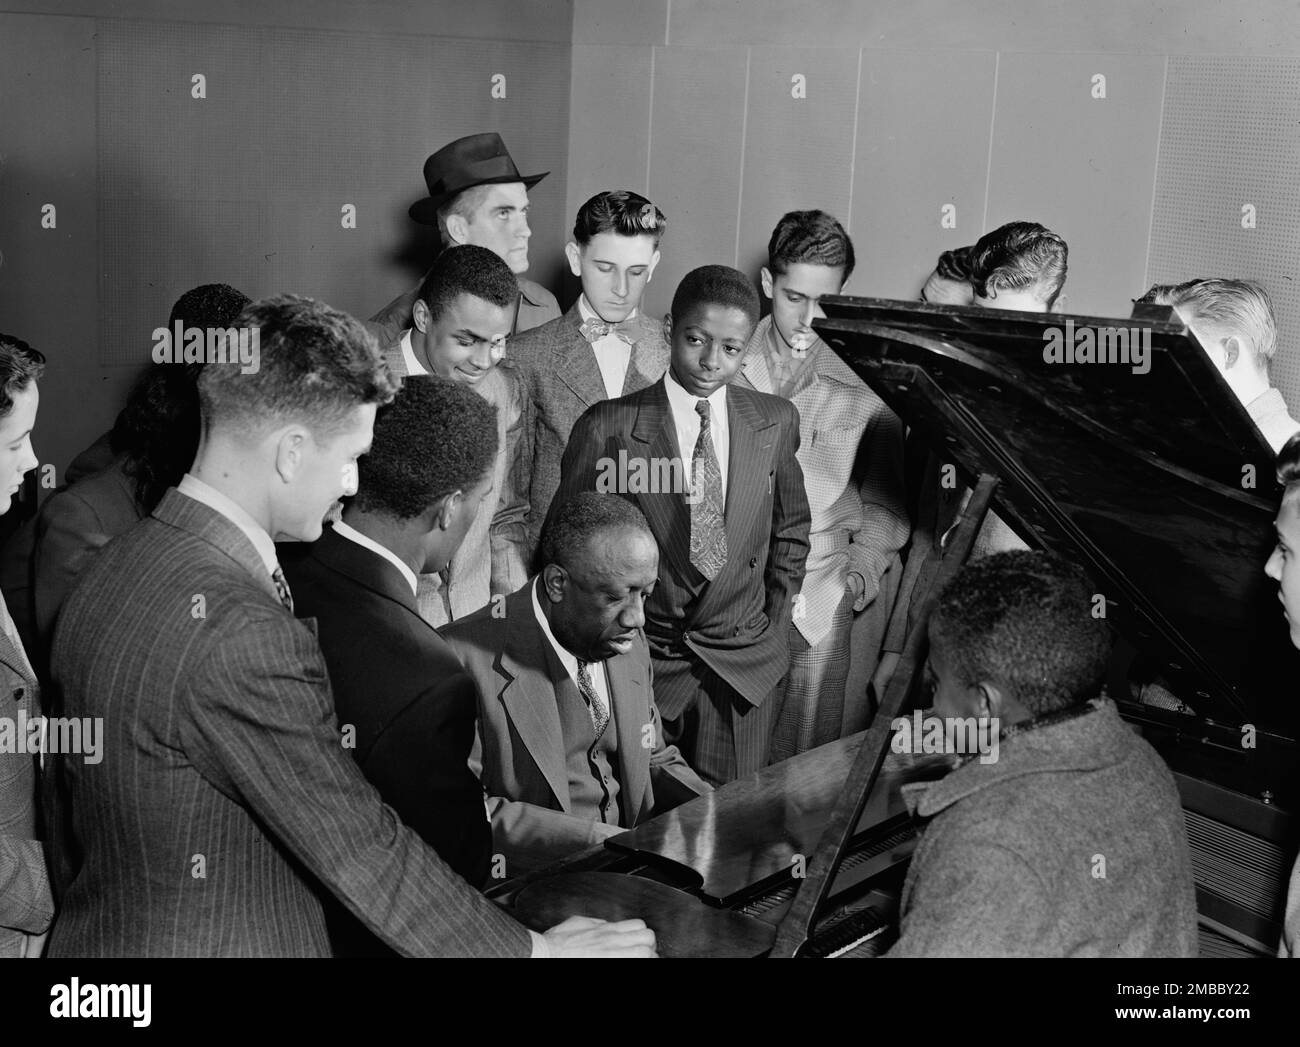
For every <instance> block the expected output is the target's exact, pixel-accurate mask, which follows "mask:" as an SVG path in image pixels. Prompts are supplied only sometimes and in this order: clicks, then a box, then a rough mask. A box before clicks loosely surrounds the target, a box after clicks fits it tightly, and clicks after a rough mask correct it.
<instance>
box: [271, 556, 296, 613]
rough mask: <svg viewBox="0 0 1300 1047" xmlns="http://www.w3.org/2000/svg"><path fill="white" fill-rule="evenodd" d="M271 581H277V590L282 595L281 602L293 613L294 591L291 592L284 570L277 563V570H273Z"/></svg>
mask: <svg viewBox="0 0 1300 1047" xmlns="http://www.w3.org/2000/svg"><path fill="white" fill-rule="evenodd" d="M271 581H273V582H274V583H275V591H276V592H277V593H278V594H279V596H280V602H281V603H282V604H284V606H285V608H286V610H288V612H289V613H290V614H293V593H291V592H289V583H288V581H287V580H286V579H285V577H284V571H283V570H281V568H280V565H279V564H276V565H275V570H274V571H272V572H271Z"/></svg>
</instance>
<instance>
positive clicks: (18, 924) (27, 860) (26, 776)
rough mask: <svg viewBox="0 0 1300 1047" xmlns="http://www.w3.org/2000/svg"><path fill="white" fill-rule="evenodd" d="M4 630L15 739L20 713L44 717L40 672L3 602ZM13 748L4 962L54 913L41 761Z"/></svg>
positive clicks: (2, 772)
mask: <svg viewBox="0 0 1300 1047" xmlns="http://www.w3.org/2000/svg"><path fill="white" fill-rule="evenodd" d="M0 630H3V632H4V635H3V636H0V717H4V718H5V719H6V720H7V721H8V722H9V726H10V727H11V729H12V730H13V731H14V732H15V734H14V736H13V737H14V739H15V741H16V740H17V732H18V731H19V730H20V729H21V725H22V722H23V719H22V716H21V715H20V714H25V715H26V717H27V718H28V720H29V721H30V718H31V717H35V716H40V715H41V703H40V695H39V691H38V690H37V686H36V674H35V673H33V672H32V667H31V665H30V663H29V662H28V661H27V657H26V655H25V654H24V652H23V650H22V647H21V646H20V645H19V644H18V643H17V640H16V637H17V631H16V629H15V628H14V626H13V620H12V619H11V618H10V617H9V611H8V609H7V608H6V607H5V605H4V601H3V600H2V599H0ZM23 734H24V736H26V735H27V732H26V731H25V730H23ZM8 750H9V746H4V747H0V959H4V958H5V957H15V956H22V955H23V951H24V949H25V947H26V938H27V935H37V934H42V933H44V932H45V930H46V928H48V927H49V925H50V919H51V918H52V917H53V915H54V901H53V899H52V898H51V896H50V882H49V877H48V876H47V875H46V872H45V854H44V851H43V849H42V847H41V842H40V840H38V839H37V838H36V760H37V758H36V757H35V756H33V755H32V754H31V753H30V752H16V751H8Z"/></svg>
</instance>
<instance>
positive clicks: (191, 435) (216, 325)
mask: <svg viewBox="0 0 1300 1047" xmlns="http://www.w3.org/2000/svg"><path fill="white" fill-rule="evenodd" d="M249 301H250V299H249V297H248V295H246V294H244V292H243V291H239V290H236V289H235V288H233V287H231V286H230V285H229V284H203V285H202V286H200V287H194V288H191V289H190V290H188V291H186V292H185V293H184V294H183V295H181V296H180V297H179V298H178V299H176V303H175V304H174V305H173V306H172V311H171V315H170V317H168V320H167V326H168V327H169V328H174V327H175V326H176V325H177V324H178V323H179V324H180V325H181V327H182V328H190V327H197V328H199V329H201V330H208V329H214V330H215V329H222V330H224V329H227V328H230V327H233V326H234V324H235V321H236V320H237V319H238V318H239V314H240V313H241V312H243V310H244V308H245V306H247V305H248V304H249ZM202 370H203V365H202V364H201V363H161V364H160V363H153V364H150V366H149V367H148V369H147V370H146V371H145V372H144V374H142V375H141V376H140V378H139V380H138V381H137V382H136V384H135V386H134V387H133V388H132V390H131V394H130V396H129V397H127V401H126V406H125V407H124V408H122V411H121V413H120V414H119V415H118V416H117V422H116V423H115V424H114V426H113V432H112V434H111V437H110V444H111V446H112V448H113V452H114V453H115V454H120V455H123V456H124V457H123V466H122V467H123V470H124V471H125V472H126V474H127V476H129V477H131V479H132V480H134V481H135V499H136V501H137V502H138V503H139V505H140V507H141V508H142V509H144V511H145V512H146V513H151V512H153V510H154V507H155V506H157V504H158V503H159V502H160V501H162V496H163V495H164V494H166V493H167V489H168V488H169V487H174V486H175V485H176V484H178V483H180V481H181V477H182V476H184V475H185V472H186V470H187V469H189V467H190V465H191V463H192V462H193V461H194V455H195V452H197V451H198V448H199V390H198V377H199V374H200V372H201V371H202Z"/></svg>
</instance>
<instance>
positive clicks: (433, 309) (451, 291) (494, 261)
mask: <svg viewBox="0 0 1300 1047" xmlns="http://www.w3.org/2000/svg"><path fill="white" fill-rule="evenodd" d="M417 294H418V297H419V299H420V301H422V302H423V303H424V304H425V305H427V306H428V307H429V315H430V316H431V317H432V318H433V319H434V320H437V319H438V318H439V317H440V316H442V313H443V310H444V309H446V308H447V306H448V305H450V304H451V303H452V302H453V301H455V299H456V298H457V297H459V296H460V295H462V294H468V295H473V296H474V297H475V298H481V299H483V301H485V302H491V303H492V304H493V305H495V306H497V307H499V308H502V309H506V308H513V306H514V304H515V302H516V301H517V300H518V299H519V281H518V280H517V279H515V274H514V273H512V272H511V271H510V266H508V265H506V263H505V262H503V261H502V260H501V258H500V256H499V255H498V254H497V253H496V252H495V251H489V250H488V249H487V248H486V247H479V246H478V245H477V244H457V245H456V246H455V247H448V248H447V249H446V250H445V251H443V252H442V253H441V254H440V255H438V257H437V259H436V260H435V261H434V263H433V267H432V268H431V269H430V270H429V272H428V274H427V275H426V276H425V278H424V282H423V283H422V284H420V290H419V291H418V292H417Z"/></svg>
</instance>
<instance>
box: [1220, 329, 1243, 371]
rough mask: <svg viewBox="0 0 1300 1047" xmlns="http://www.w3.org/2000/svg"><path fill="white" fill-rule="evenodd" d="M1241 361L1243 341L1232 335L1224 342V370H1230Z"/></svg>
mask: <svg viewBox="0 0 1300 1047" xmlns="http://www.w3.org/2000/svg"><path fill="white" fill-rule="evenodd" d="M1239 359H1241V339H1240V338H1238V337H1237V336H1236V335H1235V334H1230V335H1228V337H1227V338H1225V339H1224V340H1223V369H1224V370H1225V371H1227V370H1230V369H1231V367H1232V365H1233V364H1235V363H1236V362H1237V361H1238V360H1239Z"/></svg>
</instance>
